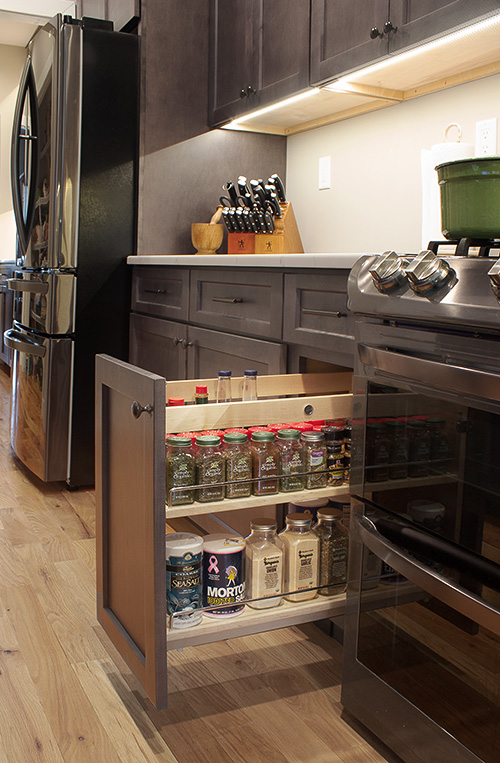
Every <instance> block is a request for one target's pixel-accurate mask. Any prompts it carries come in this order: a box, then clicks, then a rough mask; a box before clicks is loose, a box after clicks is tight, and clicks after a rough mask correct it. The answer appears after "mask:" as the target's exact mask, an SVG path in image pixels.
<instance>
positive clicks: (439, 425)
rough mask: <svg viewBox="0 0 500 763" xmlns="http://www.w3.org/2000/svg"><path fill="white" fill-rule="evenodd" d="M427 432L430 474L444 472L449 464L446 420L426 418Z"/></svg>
mask: <svg viewBox="0 0 500 763" xmlns="http://www.w3.org/2000/svg"><path fill="white" fill-rule="evenodd" d="M425 423H426V426H427V431H428V432H429V440H430V441H429V457H430V464H429V467H430V469H431V472H432V474H444V473H445V472H446V471H448V469H449V466H450V443H449V441H448V437H447V435H446V432H445V426H446V421H445V420H444V419H440V418H430V419H426V422H425Z"/></svg>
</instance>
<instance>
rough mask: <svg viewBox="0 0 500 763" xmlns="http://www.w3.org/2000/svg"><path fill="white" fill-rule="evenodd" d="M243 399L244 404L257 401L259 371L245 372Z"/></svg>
mask: <svg viewBox="0 0 500 763" xmlns="http://www.w3.org/2000/svg"><path fill="white" fill-rule="evenodd" d="M241 399H242V400H243V401H244V402H246V401H247V400H257V371H256V370H255V369H250V370H247V371H243V392H242V396H241Z"/></svg>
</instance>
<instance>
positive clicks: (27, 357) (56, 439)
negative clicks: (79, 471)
mask: <svg viewBox="0 0 500 763" xmlns="http://www.w3.org/2000/svg"><path fill="white" fill-rule="evenodd" d="M4 336H5V342H6V344H7V345H8V346H9V347H10V348H11V350H13V351H14V352H13V361H12V408H11V442H12V447H13V449H14V451H15V453H16V455H17V456H18V457H19V458H20V459H21V461H22V462H23V463H24V464H25V465H26V466H27V467H28V469H30V470H31V471H32V472H33V473H34V474H36V475H37V477H39V478H40V479H41V480H44V481H45V482H52V481H59V480H65V479H66V478H67V472H68V443H69V429H70V412H71V379H72V371H73V341H72V340H71V339H65V338H64V339H52V338H44V337H38V336H37V335H36V334H33V333H32V332H26V331H23V330H22V329H21V328H20V327H18V326H16V325H14V328H12V329H9V330H8V331H6V332H5V334H4Z"/></svg>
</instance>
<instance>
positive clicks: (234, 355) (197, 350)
mask: <svg viewBox="0 0 500 763" xmlns="http://www.w3.org/2000/svg"><path fill="white" fill-rule="evenodd" d="M189 341H190V342H192V343H193V344H192V346H191V347H188V378H189V379H203V378H208V377H211V376H217V374H218V373H219V371H220V370H221V369H224V370H227V371H232V373H233V376H243V371H244V370H245V369H246V368H255V369H256V370H257V371H258V373H259V374H282V373H286V346H285V345H283V344H278V343H277V342H263V341H261V340H259V339H249V338H247V337H241V336H235V335H233V334H225V333H223V332H222V331H210V330H209V329H200V328H194V327H192V326H190V327H189Z"/></svg>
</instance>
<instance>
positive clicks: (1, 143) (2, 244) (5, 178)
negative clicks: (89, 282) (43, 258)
mask: <svg viewBox="0 0 500 763" xmlns="http://www.w3.org/2000/svg"><path fill="white" fill-rule="evenodd" d="M24 59H25V52H24V49H23V48H20V47H15V46H12V45H0V260H11V259H14V257H15V227H14V216H13V212H12V195H11V190H10V143H11V134H12V120H13V117H14V107H15V105H16V97H17V89H18V86H19V79H20V76H21V70H22V67H23V64H24Z"/></svg>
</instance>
